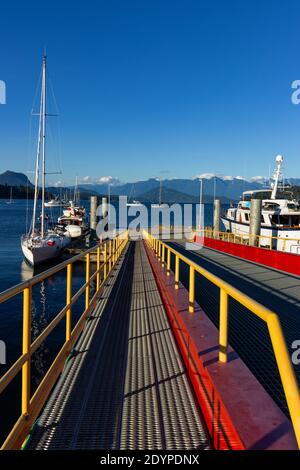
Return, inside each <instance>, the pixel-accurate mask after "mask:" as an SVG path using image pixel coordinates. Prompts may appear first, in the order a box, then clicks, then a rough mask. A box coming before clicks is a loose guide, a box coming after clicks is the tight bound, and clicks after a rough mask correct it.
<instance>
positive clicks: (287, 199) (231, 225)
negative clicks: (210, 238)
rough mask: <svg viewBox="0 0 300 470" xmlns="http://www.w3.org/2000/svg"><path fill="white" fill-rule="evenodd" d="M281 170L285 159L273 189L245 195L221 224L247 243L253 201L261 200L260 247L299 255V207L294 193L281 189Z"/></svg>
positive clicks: (278, 165)
mask: <svg viewBox="0 0 300 470" xmlns="http://www.w3.org/2000/svg"><path fill="white" fill-rule="evenodd" d="M282 167H283V157H282V156H281V155H278V156H277V157H276V170H275V173H274V176H273V183H272V184H271V188H269V189H262V190H255V191H245V192H244V193H243V195H242V197H241V201H240V202H239V203H238V205H237V207H230V208H229V209H228V210H227V211H226V214H225V216H223V217H221V220H222V222H223V224H224V226H225V229H226V231H227V232H231V233H234V234H236V235H241V236H243V238H246V239H247V236H249V232H250V210H251V199H261V200H262V212H261V226H260V235H261V238H260V246H262V247H270V248H273V249H276V250H278V251H286V252H289V253H295V254H300V205H299V202H298V201H297V200H296V199H295V198H294V196H293V194H292V192H291V191H289V190H288V188H287V187H284V185H283V183H282V184H281V185H280V180H282ZM271 237H275V238H274V239H273V240H272V238H271Z"/></svg>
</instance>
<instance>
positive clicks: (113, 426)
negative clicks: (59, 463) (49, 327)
mask: <svg viewBox="0 0 300 470" xmlns="http://www.w3.org/2000/svg"><path fill="white" fill-rule="evenodd" d="M29 448H31V449H141V450H147V449H200V450H201V449H202V450H205V449H209V448H210V444H209V441H208V439H207V436H206V432H205V430H204V427H203V424H202V420H201V416H200V414H199V411H198V407H197V405H196V404H195V400H194V396H193V392H192V390H191V388H190V385H189V382H188V379H187V375H186V371H185V369H184V366H183V363H182V361H181V358H180V355H179V352H178V350H177V347H176V344H175V341H174V338H173V336H172V333H171V330H170V327H169V324H168V321H167V317H166V313H165V311H164V307H163V305H162V302H161V299H160V295H159V292H158V289H157V286H156V283H155V280H154V277H153V274H152V271H151V267H150V265H149V262H148V259H147V256H146V253H145V249H144V246H143V244H142V242H135V243H134V242H131V243H130V244H129V246H128V249H127V250H126V253H125V254H124V255H123V257H122V260H121V262H120V263H119V264H118V266H117V267H116V269H115V271H114V276H113V277H112V278H111V279H110V281H109V283H108V285H107V286H106V288H105V290H104V293H103V296H102V298H101V300H100V301H99V303H98V305H97V307H96V309H95V311H94V313H93V315H92V318H91V320H90V321H89V322H88V324H87V327H86V329H85V331H84V334H83V335H82V337H81V340H80V341H79V343H78V344H77V346H76V348H75V354H74V356H73V358H72V359H71V360H70V361H69V362H68V364H67V366H66V368H65V371H64V373H63V375H62V376H61V378H60V380H59V381H58V383H57V385H56V387H55V389H54V391H53V392H52V394H51V397H50V399H49V400H48V402H47V404H46V406H45V409H44V411H43V413H42V415H41V417H40V418H39V420H38V422H37V423H36V425H35V427H34V429H33V431H32V436H31V440H30V442H29Z"/></svg>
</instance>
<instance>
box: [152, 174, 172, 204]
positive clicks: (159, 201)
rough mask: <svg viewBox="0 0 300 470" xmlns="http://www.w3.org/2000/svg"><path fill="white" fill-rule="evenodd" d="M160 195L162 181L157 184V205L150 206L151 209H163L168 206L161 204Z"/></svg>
mask: <svg viewBox="0 0 300 470" xmlns="http://www.w3.org/2000/svg"><path fill="white" fill-rule="evenodd" d="M161 194H162V180H160V182H159V196H158V204H151V207H153V208H154V209H164V208H166V207H169V205H168V204H166V203H163V202H162V200H161Z"/></svg>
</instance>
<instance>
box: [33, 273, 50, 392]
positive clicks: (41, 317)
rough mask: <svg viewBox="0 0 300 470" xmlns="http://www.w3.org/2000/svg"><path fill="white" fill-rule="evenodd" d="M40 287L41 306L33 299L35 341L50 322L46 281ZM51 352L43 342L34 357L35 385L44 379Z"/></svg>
mask: <svg viewBox="0 0 300 470" xmlns="http://www.w3.org/2000/svg"><path fill="white" fill-rule="evenodd" d="M39 287H40V289H39V303H40V306H41V308H40V309H38V308H36V301H35V300H34V299H33V300H32V307H31V315H32V321H31V334H32V341H34V340H35V339H36V338H37V337H38V336H39V335H40V334H41V332H42V331H43V330H44V329H45V328H46V326H47V324H48V320H47V314H46V288H45V282H44V281H43V282H41V284H40V286H39ZM48 353H49V350H48V349H47V348H46V346H45V343H42V344H41V346H40V347H39V349H38V350H37V351H36V353H35V354H34V355H33V357H32V366H33V367H34V370H35V373H34V374H33V380H34V382H35V385H38V384H39V383H40V381H41V380H42V378H43V376H44V375H45V372H46V357H47V354H48Z"/></svg>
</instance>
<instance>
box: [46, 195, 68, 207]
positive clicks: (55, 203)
mask: <svg viewBox="0 0 300 470" xmlns="http://www.w3.org/2000/svg"><path fill="white" fill-rule="evenodd" d="M62 205H63V203H62V202H61V200H60V199H59V198H58V197H56V198H54V199H50V200H49V201H46V202H45V203H44V206H45V207H50V208H51V207H61V206H62Z"/></svg>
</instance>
